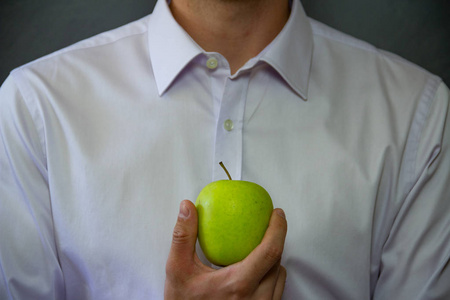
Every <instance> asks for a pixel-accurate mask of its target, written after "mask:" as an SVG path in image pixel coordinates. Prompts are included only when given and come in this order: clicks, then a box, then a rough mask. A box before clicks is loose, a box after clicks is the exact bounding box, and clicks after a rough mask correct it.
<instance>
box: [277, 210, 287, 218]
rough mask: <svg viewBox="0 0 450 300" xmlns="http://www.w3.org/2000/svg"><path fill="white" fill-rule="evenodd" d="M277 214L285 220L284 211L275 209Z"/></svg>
mask: <svg viewBox="0 0 450 300" xmlns="http://www.w3.org/2000/svg"><path fill="white" fill-rule="evenodd" d="M277 214H278V215H279V216H280V217H282V218H283V219H286V215H285V214H284V211H283V210H282V209H281V208H278V209H277Z"/></svg>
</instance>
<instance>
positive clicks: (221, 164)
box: [219, 162, 233, 180]
mask: <svg viewBox="0 0 450 300" xmlns="http://www.w3.org/2000/svg"><path fill="white" fill-rule="evenodd" d="M219 165H220V166H221V167H222V168H223V169H224V171H225V173H227V176H228V179H230V180H233V179H231V176H230V173H228V170H227V168H225V165H224V164H223V162H220V163H219Z"/></svg>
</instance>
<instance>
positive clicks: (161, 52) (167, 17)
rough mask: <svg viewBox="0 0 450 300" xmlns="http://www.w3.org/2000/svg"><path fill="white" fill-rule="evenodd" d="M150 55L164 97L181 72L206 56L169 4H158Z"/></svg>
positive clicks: (150, 26) (162, 0)
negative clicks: (198, 58) (202, 56)
mask: <svg viewBox="0 0 450 300" xmlns="http://www.w3.org/2000/svg"><path fill="white" fill-rule="evenodd" d="M148 36H149V39H148V40H149V51H150V59H151V62H152V67H153V73H154V76H155V81H156V86H157V88H158V93H159V95H160V96H161V95H162V94H163V93H164V92H165V91H166V90H167V89H168V87H169V86H170V84H171V83H172V81H173V80H174V79H175V77H176V76H177V75H178V74H179V73H180V72H181V70H182V69H183V68H184V67H185V66H186V65H187V64H188V63H189V62H190V61H191V60H192V59H193V58H194V57H196V56H197V55H199V54H200V53H202V52H203V50H202V49H201V47H200V46H198V45H197V43H195V42H194V41H193V40H192V38H191V37H190V36H189V35H188V34H187V32H186V31H185V30H184V29H183V28H182V27H181V26H180V25H179V24H178V23H177V22H176V21H175V19H174V18H173V16H172V13H171V11H170V8H169V5H168V3H167V2H166V0H158V1H157V2H156V5H155V8H154V10H153V13H152V15H151V17H150V18H149V24H148Z"/></svg>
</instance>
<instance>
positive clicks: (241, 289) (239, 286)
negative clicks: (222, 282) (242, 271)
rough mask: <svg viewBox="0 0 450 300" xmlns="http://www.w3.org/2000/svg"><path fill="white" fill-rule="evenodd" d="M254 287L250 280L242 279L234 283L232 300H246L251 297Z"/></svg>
mask: <svg viewBox="0 0 450 300" xmlns="http://www.w3.org/2000/svg"><path fill="white" fill-rule="evenodd" d="M251 292H252V286H251V282H250V281H249V280H248V279H240V280H237V281H235V282H234V283H233V285H232V289H231V294H232V295H233V296H232V299H245V298H247V297H248V296H249V295H251Z"/></svg>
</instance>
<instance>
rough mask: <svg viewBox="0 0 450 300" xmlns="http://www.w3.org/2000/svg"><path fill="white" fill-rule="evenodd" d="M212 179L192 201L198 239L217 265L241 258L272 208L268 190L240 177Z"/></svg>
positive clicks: (261, 230)
mask: <svg viewBox="0 0 450 300" xmlns="http://www.w3.org/2000/svg"><path fill="white" fill-rule="evenodd" d="M221 166H222V167H223V168H224V170H225V172H226V173H227V175H228V177H229V178H230V180H219V181H214V182H212V183H210V184H208V185H207V186H205V187H204V188H203V189H202V191H201V192H200V194H199V195H198V198H197V201H196V203H195V205H196V207H197V212H198V240H199V243H200V246H201V248H202V250H203V253H204V254H205V256H206V258H207V259H208V260H209V261H210V262H211V263H213V264H215V265H218V266H227V265H230V264H233V263H236V262H238V261H241V260H243V259H244V258H245V257H246V256H247V255H248V254H249V253H250V252H251V251H252V250H253V249H254V248H255V247H256V246H257V245H258V244H259V243H260V242H261V240H262V238H263V236H264V233H265V232H266V229H267V226H268V225H269V220H270V216H271V214H272V210H273V204H272V199H271V198H270V195H269V193H268V192H267V191H266V190H265V189H264V188H263V187H261V186H260V185H258V184H256V183H253V182H249V181H241V180H231V177H230V175H229V173H228V171H227V170H226V168H225V167H224V166H223V164H222V163H221Z"/></svg>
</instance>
